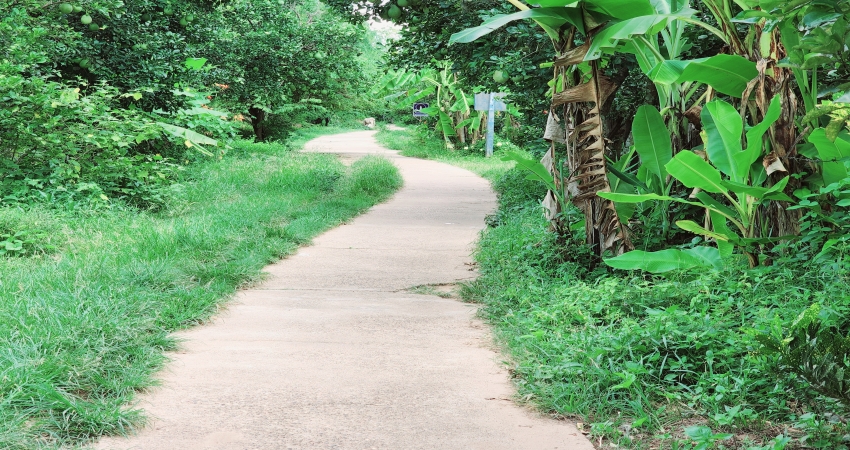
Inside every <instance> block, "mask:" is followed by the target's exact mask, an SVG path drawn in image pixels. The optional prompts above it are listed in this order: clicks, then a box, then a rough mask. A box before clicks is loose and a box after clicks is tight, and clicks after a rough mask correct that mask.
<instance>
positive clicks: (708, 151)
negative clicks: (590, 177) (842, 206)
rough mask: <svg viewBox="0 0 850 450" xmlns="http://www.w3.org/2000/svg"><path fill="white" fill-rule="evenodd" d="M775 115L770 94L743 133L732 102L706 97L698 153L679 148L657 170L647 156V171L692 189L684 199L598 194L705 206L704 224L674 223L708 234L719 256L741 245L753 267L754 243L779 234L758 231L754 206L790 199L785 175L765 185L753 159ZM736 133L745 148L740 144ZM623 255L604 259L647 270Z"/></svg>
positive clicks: (681, 255)
mask: <svg viewBox="0 0 850 450" xmlns="http://www.w3.org/2000/svg"><path fill="white" fill-rule="evenodd" d="M779 114H780V101H779V100H778V99H777V98H775V99H773V101H772V102H771V104H770V107H769V108H768V111H767V115H766V116H765V118H764V120H762V121H761V122H760V123H759V124H757V125H755V126H753V127H751V128H750V129H748V130H747V131H746V133H744V122H743V120H742V118H741V116H740V115H739V113H738V111H737V110H736V109H735V108H734V107H733V106H732V105H730V104H729V103H727V102H725V101H722V100H715V101H712V102H709V103H707V104H706V106H705V108H703V110H702V114H701V119H702V122H703V124H704V125H705V152H704V154H702V153H701V152H700V153H698V152H696V151H689V150H683V151H681V152H679V153H678V154H676V155H675V156H673V157H672V158H671V159H670V160H669V161H667V162H666V163H664V165H663V171H662V170H661V165H660V162H662V161H663V159H660V158H656V159H655V160H654V161H653V160H651V159H647V162H648V163H649V166H650V167H651V169H647V170H652V171H653V172H654V174H655V175H659V174H664V173H665V172H666V173H667V174H669V175H670V176H671V177H673V178H675V179H676V180H678V181H679V182H681V183H682V184H683V185H684V186H686V187H688V188H691V189H693V193H692V194H691V195H690V196H689V198H688V199H685V198H679V197H673V196H670V195H665V194H658V193H646V194H622V193H614V192H600V193H599V194H598V195H599V196H600V197H603V198H607V199H609V200H612V201H614V202H622V203H642V202H646V201H650V200H659V201H664V202H679V203H684V204H688V205H693V206H699V207H701V208H705V210H706V211H707V217H706V221H705V224H698V223H696V222H694V221H692V220H679V221H677V222H676V225H677V226H678V227H679V228H681V229H683V230H685V231H690V232H692V233H696V234H699V235H702V236H704V237H706V238H708V239H713V240H714V241H715V242H716V243H717V253H718V254H719V256H721V257H728V256H730V255H731V254H732V252H733V250H734V248H735V247H737V248H739V249H741V250H742V252H743V254H744V255H745V256H746V257H747V260H748V262H749V265H750V266H751V267H754V266H756V265H758V262H759V261H758V258H757V257H756V255H755V253H754V252H753V250H754V247H755V246H757V245H759V244H763V243H767V242H772V241H775V240H777V239H779V238H771V237H765V236H762V234H763V233H762V230H760V229H759V227H758V223H759V222H758V220H757V219H758V210H759V207H760V206H761V205H762V204H763V203H764V202H765V201H768V200H780V201H786V202H792V201H793V200H792V199H791V198H790V197H788V196H787V195H786V194H785V193H784V192H783V189H784V188H785V186H786V185H787V183H788V180H789V177H785V178H783V179H782V180H780V181H779V182H778V183H776V184H774V185H773V186H771V187H763V186H762V184H763V183H764V182H765V181H766V180H767V172H766V171H765V169H764V167H763V166H762V164H761V162H760V161H759V160H760V158H761V156H762V155H763V148H764V146H765V143H764V134H765V133H766V132H767V130H768V128H770V126H771V125H772V124H773V123H774V122H775V121H776V120H777V119H778V118H779ZM742 134H743V136H744V139H743V141H744V142H746V147H744V146H742ZM645 164H646V162H645ZM730 225H731V226H730ZM783 238H785V239H787V238H788V237H787V236H785V237H783ZM664 252H665V253H664V254H663V256H665V257H671V255H675V256H676V257H677V258H679V259H682V258H685V259H689V260H690V261H691V262H694V261H693V258H692V257H691V258H686V256H685V253H688V252H685V251H684V250H678V249H667V250H664ZM682 252H685V253H682ZM644 253H646V254H645V255H642V256H643V257H645V258H649V256H648V255H649V254H650V253H657V252H644ZM627 255H628V254H627ZM627 255H623V256H622V257H618V258H609V259H607V260H606V261H605V262H606V263H607V264H608V265H610V266H612V267H617V268H627V269H644V270H653V268H654V267H653V266H652V265H651V264H644V263H642V262H641V259H640V258H638V257H636V256H635V255H631V256H627ZM656 256H657V255H656ZM691 256H692V255H691ZM671 261H672V260H671ZM653 264H655V263H653ZM671 264H675V263H674V262H671Z"/></svg>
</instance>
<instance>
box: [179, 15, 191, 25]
mask: <svg viewBox="0 0 850 450" xmlns="http://www.w3.org/2000/svg"><path fill="white" fill-rule="evenodd" d="M180 25H181V26H184V27H185V26H186V25H189V21H188V20H186V18H185V17H184V18H182V19H180Z"/></svg>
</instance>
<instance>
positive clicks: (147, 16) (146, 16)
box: [142, 13, 153, 22]
mask: <svg viewBox="0 0 850 450" xmlns="http://www.w3.org/2000/svg"><path fill="white" fill-rule="evenodd" d="M151 19H153V16H151V15H150V14H148V13H145V14H142V22H150V21H151Z"/></svg>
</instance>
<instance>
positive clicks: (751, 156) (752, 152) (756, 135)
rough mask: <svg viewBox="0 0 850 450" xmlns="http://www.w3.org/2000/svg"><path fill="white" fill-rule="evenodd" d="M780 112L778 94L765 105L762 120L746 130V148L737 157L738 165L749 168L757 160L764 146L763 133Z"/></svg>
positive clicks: (777, 117)
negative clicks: (765, 108) (765, 109)
mask: <svg viewBox="0 0 850 450" xmlns="http://www.w3.org/2000/svg"><path fill="white" fill-rule="evenodd" d="M781 112H782V110H781V108H780V102H779V96H776V97H774V98H773V99H772V100H771V101H770V106H768V107H767V112H766V113H765V115H764V120H762V121H761V122H759V124H758V125H755V126H753V127H752V128H750V129H749V130H747V148H746V149H744V152H743V153H742V154H741V155H742V156H740V157H739V158H738V159H739V164H740V165H742V166H744V167H746V168H747V169H749V167H750V166H751V165H752V164H753V163H754V162H755V161H756V160H758V158H759V156H761V153H762V147H763V146H764V139H763V137H764V133H766V132H767V130H768V129H769V128H770V126H771V125H773V124H774V122H776V121H777V119H779V114H780V113H781ZM742 170H743V169H742Z"/></svg>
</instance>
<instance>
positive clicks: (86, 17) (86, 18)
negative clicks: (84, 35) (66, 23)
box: [80, 14, 91, 25]
mask: <svg viewBox="0 0 850 450" xmlns="http://www.w3.org/2000/svg"><path fill="white" fill-rule="evenodd" d="M80 23H82V24H83V25H88V24H90V23H91V16H90V15H88V14H86V15H84V16H83V17H80Z"/></svg>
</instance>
